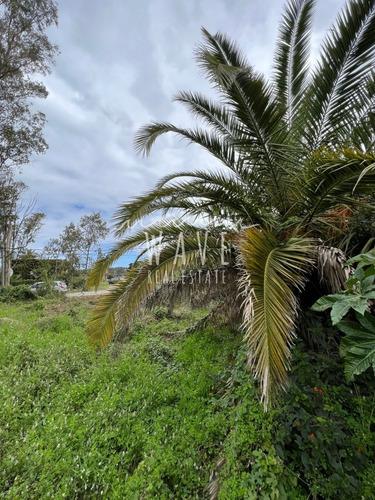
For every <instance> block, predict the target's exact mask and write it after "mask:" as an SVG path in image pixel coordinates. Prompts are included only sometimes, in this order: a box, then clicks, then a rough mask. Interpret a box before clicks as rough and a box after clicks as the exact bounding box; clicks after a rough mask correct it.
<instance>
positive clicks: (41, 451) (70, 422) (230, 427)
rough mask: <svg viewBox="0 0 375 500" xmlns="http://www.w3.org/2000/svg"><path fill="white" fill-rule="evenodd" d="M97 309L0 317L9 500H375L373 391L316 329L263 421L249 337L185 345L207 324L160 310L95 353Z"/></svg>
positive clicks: (82, 306) (34, 310)
mask: <svg viewBox="0 0 375 500" xmlns="http://www.w3.org/2000/svg"><path fill="white" fill-rule="evenodd" d="M92 306H93V302H92V301H91V299H87V298H86V299H81V300H80V301H75V300H73V299H67V298H62V299H60V300H58V299H53V300H52V299H38V300H33V301H28V302H27V301H25V302H8V303H1V304H0V391H1V400H2V404H1V407H0V492H1V496H2V497H4V498H9V499H15V498H20V499H26V498H27V499H31V498H35V499H37V498H54V499H60V498H69V499H74V498H111V499H116V498H119V499H122V498H126V499H138V498H143V499H155V498H158V499H191V498H217V495H218V498H219V499H230V500H232V499H244V498H250V499H251V498H254V499H255V498H271V499H273V498H274V499H276V498H281V499H303V498H307V497H308V496H309V495H310V498H324V499H329V498H339V497H341V496H342V495H346V496H347V497H350V498H353V499H356V498H358V499H360V498H365V499H370V498H372V492H373V490H374V488H375V480H374V477H375V454H374V450H375V437H374V427H375V415H374V409H375V401H374V396H373V394H374V389H375V387H374V380H373V378H371V377H370V376H368V375H367V374H366V373H365V374H364V375H362V376H361V377H360V378H358V379H357V381H356V383H355V384H354V383H350V384H345V383H343V380H344V376H343V365H342V362H341V360H340V358H339V357H338V356H336V354H335V353H337V346H335V345H334V342H333V340H332V330H331V329H327V328H326V327H325V326H324V323H323V322H322V321H321V320H320V319H319V320H318V316H312V317H311V318H310V319H309V335H308V336H309V338H310V340H311V342H313V343H314V346H315V348H314V351H312V350H309V349H307V347H306V345H305V344H304V343H302V342H299V343H298V344H297V345H296V347H295V348H294V353H293V359H294V364H293V366H292V372H291V380H290V386H289V388H288V390H287V392H286V393H285V395H284V396H283V397H282V398H280V399H279V401H278V404H277V405H276V406H275V408H273V409H272V410H271V411H269V412H268V413H266V414H265V413H264V411H263V407H262V405H261V404H260V403H259V389H258V388H257V386H256V384H255V383H254V381H253V380H252V378H251V377H250V376H249V373H248V371H247V370H246V368H245V364H246V363H245V361H246V349H245V346H244V344H243V343H242V340H241V335H240V334H239V333H238V332H236V331H230V330H227V329H217V328H213V327H211V328H208V329H206V330H204V331H201V332H196V333H190V334H186V333H185V329H186V327H188V326H189V325H191V324H192V323H194V322H195V321H196V320H197V318H199V317H200V315H201V314H202V313H203V312H204V311H201V310H191V309H187V308H176V310H175V312H174V313H173V314H172V315H168V313H167V310H166V309H164V308H163V307H158V308H155V310H154V312H152V313H151V312H150V313H147V315H145V316H144V317H142V318H139V319H137V320H136V321H135V323H134V324H133V326H132V330H131V332H130V335H129V337H128V340H126V341H125V342H124V341H121V342H120V337H121V335H120V337H119V340H118V341H117V342H114V343H112V344H111V346H110V348H109V349H107V350H106V351H105V352H104V353H102V354H98V353H97V352H95V351H94V350H92V349H90V348H89V347H88V345H87V341H86V338H85V335H84V328H85V324H86V319H87V315H88V312H89V310H90V309H91V308H92ZM317 339H319V342H317ZM323 353H325V354H323ZM327 353H329V354H330V357H329V358H328V357H327Z"/></svg>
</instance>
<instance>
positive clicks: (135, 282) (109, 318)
mask: <svg viewBox="0 0 375 500" xmlns="http://www.w3.org/2000/svg"><path fill="white" fill-rule="evenodd" d="M205 243H206V248H207V253H206V255H205V258H206V265H207V266H209V267H214V268H215V267H219V266H220V265H221V259H222V241H221V239H220V238H218V237H215V236H209V237H208V238H207V240H206V241H205ZM179 245H180V240H179V239H177V241H176V239H175V240H174V241H170V242H168V243H167V244H166V245H165V246H164V247H163V249H162V250H161V252H160V255H159V258H158V259H155V261H152V262H151V263H150V262H138V264H136V265H135V266H134V268H132V269H130V270H129V271H128V272H127V273H126V275H125V276H124V278H123V279H122V280H120V281H119V282H118V283H116V284H115V285H113V287H111V288H110V289H109V291H108V293H106V294H105V295H102V296H101V297H100V299H99V301H98V302H97V304H96V306H95V307H94V309H93V311H92V313H91V316H90V319H89V322H88V326H87V336H88V339H89V342H90V344H92V345H98V346H99V347H100V348H101V349H103V348H104V347H105V346H106V345H107V344H108V342H109V341H110V340H111V339H112V337H113V335H114V332H115V329H116V326H117V325H125V326H126V325H128V324H129V322H130V321H131V319H132V318H133V317H134V315H135V314H136V313H137V312H138V311H139V308H140V307H141V305H142V303H143V302H144V301H145V300H146V299H147V298H148V297H149V296H150V295H151V294H152V293H154V292H155V291H156V290H157V289H158V288H159V287H160V286H162V284H163V283H166V282H168V281H173V280H174V279H177V278H178V277H179V271H181V270H186V269H198V268H200V267H201V266H202V248H201V241H200V240H199V238H198V236H197V234H192V235H184V239H183V245H184V247H183V251H181V249H180V246H179ZM180 251H181V254H180V253H179V252H180ZM94 272H95V271H94Z"/></svg>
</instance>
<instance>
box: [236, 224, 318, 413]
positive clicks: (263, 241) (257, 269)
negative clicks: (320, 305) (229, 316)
mask: <svg viewBox="0 0 375 500" xmlns="http://www.w3.org/2000/svg"><path fill="white" fill-rule="evenodd" d="M238 247H239V251H240V263H241V266H242V267H243V277H242V281H241V289H242V293H243V295H244V297H245V299H244V323H243V328H244V331H245V337H244V338H245V340H246V341H247V343H248V349H249V363H250V365H251V366H252V367H253V368H254V371H255V374H256V376H257V377H259V379H260V383H261V390H262V398H263V401H264V404H265V407H267V405H268V404H269V400H270V397H271V394H272V392H273V391H274V390H275V389H276V388H278V387H282V386H283V385H285V381H286V374H287V370H288V366H289V358H290V350H289V347H290V345H291V343H292V339H293V330H294V327H295V318H296V314H297V307H298V306H297V299H296V291H297V290H298V289H301V288H302V287H303V284H304V282H305V279H306V272H307V271H308V270H309V269H310V267H311V265H312V263H313V255H314V246H313V242H312V240H310V239H307V238H298V237H295V238H290V239H289V240H287V241H285V242H283V243H280V242H279V240H278V239H277V237H276V236H275V235H274V234H272V233H271V232H270V231H268V230H262V229H259V228H257V227H252V228H249V229H246V230H245V231H244V232H243V233H242V234H241V239H240V241H239V244H238Z"/></svg>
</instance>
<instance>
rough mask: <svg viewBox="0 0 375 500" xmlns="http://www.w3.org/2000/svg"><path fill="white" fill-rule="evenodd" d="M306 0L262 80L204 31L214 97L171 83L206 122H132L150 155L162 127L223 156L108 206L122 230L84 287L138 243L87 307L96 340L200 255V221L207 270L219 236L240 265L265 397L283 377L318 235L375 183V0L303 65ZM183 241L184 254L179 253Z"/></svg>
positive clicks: (103, 340)
mask: <svg viewBox="0 0 375 500" xmlns="http://www.w3.org/2000/svg"><path fill="white" fill-rule="evenodd" d="M314 3H315V2H314V0H290V1H289V2H288V3H287V4H286V6H285V9H284V14H283V17H282V21H281V24H280V30H279V38H278V41H277V46H276V51H275V56H274V65H273V73H272V77H271V78H270V81H267V80H266V79H265V78H264V77H263V76H262V75H261V74H259V73H257V72H256V71H255V70H254V69H253V68H252V67H251V66H250V65H249V63H248V62H247V60H246V58H245V57H244V56H243V55H242V54H241V52H240V51H239V50H238V48H237V47H236V46H235V45H234V44H233V43H232V42H231V41H230V40H229V39H228V38H227V37H225V36H224V35H223V34H220V33H217V34H216V35H211V34H210V33H208V32H207V31H206V30H204V29H203V39H204V41H203V43H202V44H201V45H200V46H199V48H198V50H197V61H198V64H199V65H200V67H201V68H202V69H203V71H204V73H205V74H206V76H207V78H208V80H209V81H210V82H211V84H212V85H213V86H214V88H215V90H216V91H217V93H218V95H219V98H220V99H219V100H218V101H217V102H214V101H212V100H210V99H207V98H206V97H204V96H202V95H200V94H199V93H193V92H180V93H179V94H178V95H177V96H176V97H175V99H176V100H177V101H178V102H180V103H182V104H183V105H184V106H185V107H186V108H187V109H188V111H189V112H191V113H192V114H193V115H194V116H195V117H196V118H198V119H199V120H201V121H202V123H203V126H197V127H195V128H191V129H186V128H179V127H176V126H174V125H173V124H170V123H166V122H153V123H151V124H150V125H147V126H145V127H143V128H142V129H141V130H140V131H139V132H138V134H137V135H136V138H135V147H136V150H137V152H138V153H143V154H145V155H147V154H149V152H150V149H151V148H152V145H153V143H154V142H155V140H156V139H157V138H158V137H159V136H160V135H162V134H165V133H167V132H172V133H174V134H177V135H178V136H180V137H182V138H185V139H187V141H189V142H192V143H195V144H198V145H200V146H201V147H203V148H204V149H206V150H207V151H208V152H209V153H211V154H212V155H213V156H214V157H215V158H216V159H217V160H218V165H220V164H221V168H220V169H217V170H212V169H210V170H207V169H200V170H197V171H193V172H191V171H188V172H177V173H175V174H173V175H169V176H167V177H165V178H163V179H161V180H160V182H159V183H158V184H157V185H156V186H155V188H154V189H153V190H151V191H149V192H147V193H145V194H142V195H141V196H139V197H137V198H135V199H133V200H132V201H130V202H128V203H125V204H123V205H122V206H120V207H119V208H118V210H117V212H116V214H115V216H114V221H115V224H116V233H117V236H118V237H119V238H121V239H120V241H119V243H118V244H117V245H116V246H115V247H114V248H113V249H112V251H111V252H110V253H109V254H108V255H107V256H106V257H104V258H103V259H101V260H99V261H98V262H97V263H96V265H95V267H94V269H93V270H92V272H91V275H90V278H89V285H90V286H97V285H98V284H99V282H100V280H101V279H102V278H103V276H104V274H105V272H106V270H107V269H108V268H109V267H110V266H111V265H112V264H113V262H115V261H116V260H117V259H118V258H119V257H120V256H121V255H123V254H124V253H125V252H127V251H130V250H133V249H134V248H141V250H140V252H139V258H138V260H137V263H136V265H134V266H133V268H132V269H131V270H129V272H128V273H127V274H126V276H125V277H124V278H123V280H122V281H121V282H119V283H117V284H116V285H115V286H114V287H113V288H112V289H111V291H110V293H109V294H107V295H105V296H104V297H103V298H102V299H101V300H100V302H99V303H98V305H97V306H96V308H95V310H94V311H93V314H92V317H91V320H90V324H89V328H88V335H89V339H90V341H91V342H92V343H93V344H99V345H100V347H104V346H105V345H106V344H107V343H108V342H109V341H110V339H111V338H112V335H113V332H114V331H115V328H116V325H118V324H120V323H125V324H126V323H128V322H129V321H130V320H131V318H132V317H133V315H134V314H135V313H136V312H137V310H138V308H139V307H140V305H141V304H142V303H143V302H144V301H145V300H146V299H147V297H149V296H150V294H152V293H153V292H155V290H157V288H158V287H159V286H160V276H169V275H170V274H169V273H170V272H171V271H172V270H175V271H176V270H177V269H186V268H187V269H193V270H194V269H200V268H201V267H202V241H203V233H202V229H203V228H204V224H203V223H202V222H199V221H202V220H205V221H209V229H210V232H209V233H206V234H205V236H204V238H205V241H204V243H205V255H204V257H205V262H204V265H205V268H218V267H220V266H222V265H223V252H222V247H223V239H224V240H225V242H226V245H227V249H228V248H229V250H227V252H226V258H225V260H226V261H227V262H226V264H225V265H226V266H227V267H231V266H232V267H234V268H235V269H236V270H237V273H238V281H237V289H238V294H239V297H240V298H241V300H240V306H239V307H240V309H241V312H242V316H243V329H244V338H245V340H246V341H247V343H248V352H249V362H250V364H251V366H252V367H253V369H254V372H255V374H256V375H257V376H258V377H259V379H260V383H261V389H262V396H263V399H264V401H265V404H267V403H268V400H269V396H270V394H271V393H272V391H273V389H274V388H276V387H281V386H283V384H284V383H285V380H286V373H287V369H288V363H289V357H290V354H289V347H290V344H291V342H292V339H293V335H294V329H295V319H296V314H297V309H298V307H297V292H298V290H301V289H302V288H303V286H304V283H305V281H306V279H307V272H308V270H309V269H310V268H311V266H312V265H313V264H314V262H315V260H316V257H317V247H318V244H321V243H322V241H323V242H324V243H327V242H328V241H329V242H330V243H331V244H332V243H334V244H335V245H340V240H342V237H343V233H342V231H341V230H340V228H341V222H342V212H340V210H339V207H343V206H344V207H356V209H358V207H360V208H361V207H365V206H366V205H368V204H369V203H370V201H369V200H371V194H372V193H373V190H374V184H375V168H374V167H375V163H374V159H375V155H374V140H375V134H374V124H375V118H374V117H375V114H374V103H375V97H374V96H375V88H374V87H375V85H374V73H373V71H372V65H373V63H374V46H375V44H374V41H375V1H374V0H352V1H349V2H348V3H347V5H346V6H345V7H344V8H343V10H342V12H341V14H340V15H339V17H338V18H337V20H336V22H335V24H334V26H333V27H332V28H331V29H330V30H329V31H328V33H327V35H326V37H325V39H324V41H323V43H322V47H321V52H320V56H319V59H318V61H317V63H316V64H315V65H314V66H313V68H312V69H310V67H309V62H310V59H309V58H310V30H311V19H312V13H313V8H314ZM158 214H162V215H163V218H161V219H160V220H156V222H153V223H152V224H150V225H149V226H148V228H147V236H148V238H152V237H153V238H154V240H153V245H154V246H155V245H156V244H157V243H161V246H160V249H161V251H160V253H159V255H158V259H154V260H155V261H152V262H151V261H148V260H143V259H142V257H143V256H144V255H145V250H144V247H140V245H142V244H143V243H144V240H145V231H144V230H135V229H134V225H135V224H136V223H137V222H139V221H141V220H143V219H144V218H146V217H148V216H150V215H154V216H156V215H158ZM340 214H341V215H340ZM340 217H341V218H340ZM192 221H193V222H192ZM223 228H225V232H224V231H223ZM333 229H334V230H333ZM181 234H183V241H182V240H181ZM182 244H183V250H184V252H183V253H184V255H183V257H184V258H183V259H182V258H176V255H177V254H178V252H179V250H180V249H181V245H182ZM176 252H177V253H176ZM237 304H238V301H237Z"/></svg>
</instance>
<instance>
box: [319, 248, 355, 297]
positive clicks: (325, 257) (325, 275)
mask: <svg viewBox="0 0 375 500" xmlns="http://www.w3.org/2000/svg"><path fill="white" fill-rule="evenodd" d="M346 260H347V257H346V256H345V254H344V252H342V251H341V250H340V249H339V248H335V247H326V246H324V245H319V246H318V252H317V272H318V275H319V278H320V283H321V284H322V285H323V286H324V287H326V289H327V291H328V292H329V293H337V292H339V291H340V290H343V289H344V288H345V283H346V281H347V280H348V279H349V277H350V274H351V272H352V268H351V267H350V266H345V265H344V264H345V262H346Z"/></svg>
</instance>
